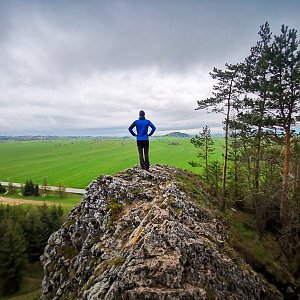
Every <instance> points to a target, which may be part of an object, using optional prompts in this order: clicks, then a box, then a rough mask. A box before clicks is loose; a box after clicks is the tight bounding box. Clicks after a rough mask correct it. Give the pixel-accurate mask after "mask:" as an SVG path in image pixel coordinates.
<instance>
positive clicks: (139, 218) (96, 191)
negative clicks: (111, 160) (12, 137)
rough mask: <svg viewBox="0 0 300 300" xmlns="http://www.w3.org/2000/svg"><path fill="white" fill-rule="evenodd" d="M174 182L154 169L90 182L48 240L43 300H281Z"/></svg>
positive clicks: (214, 216)
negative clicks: (84, 192) (79, 200)
mask: <svg viewBox="0 0 300 300" xmlns="http://www.w3.org/2000/svg"><path fill="white" fill-rule="evenodd" d="M178 178H181V179H184V178H188V173H187V172H185V171H182V170H179V169H176V168H173V167H168V166H161V165H155V166H152V167H151V168H150V172H147V171H144V170H141V169H140V168H139V167H134V168H132V169H128V170H126V171H124V172H122V173H120V174H118V175H116V176H114V177H113V176H101V177H99V178H97V179H96V180H94V181H93V182H92V183H91V184H90V185H89V186H88V187H87V189H86V190H87V192H86V194H85V196H84V198H83V199H82V201H81V203H80V204H79V205H78V206H77V207H76V208H75V209H73V210H72V212H71V213H70V215H69V216H68V218H67V220H66V222H65V223H64V224H63V226H62V227H61V228H60V229H59V230H58V231H57V232H55V233H54V234H52V236H51V237H50V239H49V241H48V245H47V246H46V248H45V252H44V254H43V256H42V258H41V259H42V263H43V266H44V274H45V276H44V279H43V287H42V296H41V299H51V300H53V299H54V300H55V299H282V296H281V294H280V293H279V292H278V291H277V290H276V289H275V288H274V287H272V286H270V285H269V284H268V283H267V282H266V281H265V280H264V279H263V278H262V277H261V276H260V275H259V274H257V273H255V272H254V271H253V270H252V269H251V267H250V266H249V265H247V264H246V263H245V262H244V261H243V260H242V259H241V258H240V257H239V255H238V254H237V253H236V252H235V251H234V250H233V249H232V248H230V247H229V245H228V243H227V226H226V222H224V220H223V219H222V218H221V217H220V216H219V214H218V213H217V211H215V210H214V209H213V208H209V207H208V206H207V205H204V202H202V201H201V197H200V198H199V197H198V198H197V199H195V198H194V197H192V196H191V194H190V193H188V192H187V189H185V188H184V185H183V184H182V181H179V180H178ZM185 180H188V179H185ZM202 198H203V201H205V196H204V195H202Z"/></svg>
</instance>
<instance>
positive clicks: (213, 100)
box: [196, 64, 240, 211]
mask: <svg viewBox="0 0 300 300" xmlns="http://www.w3.org/2000/svg"><path fill="white" fill-rule="evenodd" d="M239 69H240V65H238V64H237V65H228V64H226V69H225V71H223V70H220V69H217V68H214V69H213V72H211V73H210V75H211V77H212V78H213V79H215V80H217V84H215V85H214V87H213V90H214V92H213V97H210V98H207V99H205V100H200V101H197V103H198V107H197V108H196V110H198V109H208V108H209V107H212V112H217V113H220V112H221V113H224V114H225V120H224V124H225V126H224V130H225V148H224V163H223V176H222V197H221V199H220V203H219V205H220V209H221V210H222V211H224V210H225V197H226V178H227V161H228V138H229V123H230V112H231V109H232V107H233V106H235V102H237V100H238V97H239V94H240V88H239V73H240V71H239Z"/></svg>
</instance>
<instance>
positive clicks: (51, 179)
mask: <svg viewBox="0 0 300 300" xmlns="http://www.w3.org/2000/svg"><path fill="white" fill-rule="evenodd" d="M214 140H215V145H216V152H215V154H213V155H212V157H211V159H212V160H214V159H222V155H221V152H222V151H223V148H222V145H223V139H222V138H215V139H214ZM174 141H175V142H176V143H175V144H174V143H172V142H174ZM197 152H198V149H196V148H194V146H193V145H192V144H191V143H190V139H188V138H187V139H185V138H155V139H154V138H153V139H151V142H150V162H151V164H165V165H171V166H175V167H179V168H182V169H187V170H192V171H194V172H199V168H192V167H191V166H190V165H189V164H188V161H191V160H197V159H198V158H197V157H196V154H197ZM136 164H138V154H137V149H136V142H135V140H134V139H110V140H97V139H93V140H55V141H22V142H3V143H0V166H1V167H0V180H1V181H11V182H21V183H22V182H23V183H24V182H25V181H26V180H27V179H32V181H33V182H34V183H37V184H42V182H43V178H47V180H48V184H49V185H54V186H57V185H58V183H59V182H61V183H63V184H64V185H65V186H67V187H75V188H85V187H86V186H87V185H88V184H89V183H90V182H91V181H92V180H93V179H95V178H96V177H98V176H99V175H101V174H108V175H112V174H114V173H116V172H118V171H120V170H124V169H126V168H130V167H132V166H133V165H136Z"/></svg>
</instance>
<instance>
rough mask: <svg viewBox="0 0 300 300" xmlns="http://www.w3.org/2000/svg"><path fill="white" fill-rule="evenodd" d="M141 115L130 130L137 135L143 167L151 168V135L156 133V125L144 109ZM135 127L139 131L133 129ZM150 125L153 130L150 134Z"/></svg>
mask: <svg viewBox="0 0 300 300" xmlns="http://www.w3.org/2000/svg"><path fill="white" fill-rule="evenodd" d="M139 116H140V117H139V119H138V120H135V121H134V122H133V123H132V124H131V125H130V126H129V128H128V130H129V132H130V133H131V134H132V135H133V136H136V143H137V148H138V151H139V157H140V165H141V167H142V169H145V170H149V166H150V163H149V136H151V135H152V134H153V133H154V131H155V130H156V127H155V126H154V125H153V124H152V123H151V121H149V120H147V119H146V118H145V112H144V111H143V110H141V111H140V113H139ZM134 127H136V132H137V133H135V132H134V131H133V128H134ZM149 127H151V131H150V133H149V134H148V128H149Z"/></svg>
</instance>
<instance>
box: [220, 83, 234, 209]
mask: <svg viewBox="0 0 300 300" xmlns="http://www.w3.org/2000/svg"><path fill="white" fill-rule="evenodd" d="M232 83H233V78H232V79H231V82H230V88H229V94H228V100H227V113H226V123H225V149H224V163H223V177H222V196H221V201H220V209H221V211H225V204H226V200H225V199H226V176H227V161H228V131H229V114H230V100H231V91H232Z"/></svg>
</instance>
